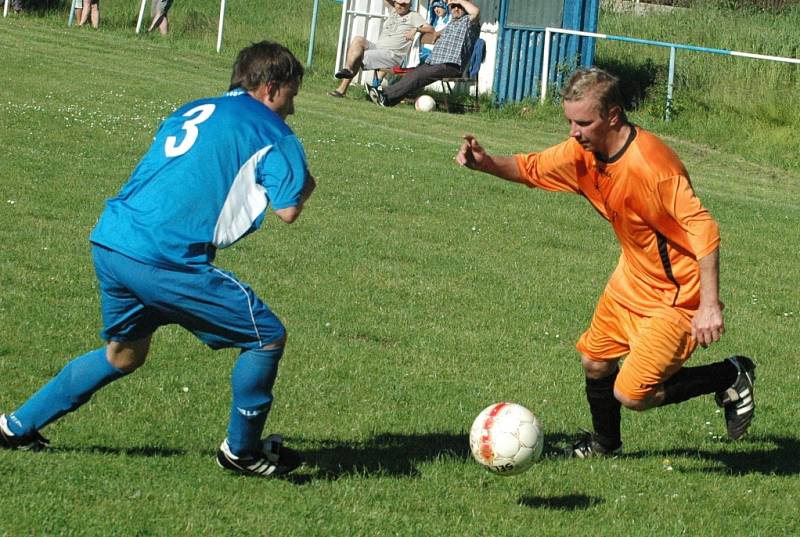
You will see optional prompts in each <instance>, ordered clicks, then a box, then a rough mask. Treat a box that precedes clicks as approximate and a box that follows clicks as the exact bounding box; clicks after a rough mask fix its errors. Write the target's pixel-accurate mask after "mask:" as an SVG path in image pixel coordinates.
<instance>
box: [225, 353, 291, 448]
mask: <svg viewBox="0 0 800 537" xmlns="http://www.w3.org/2000/svg"><path fill="white" fill-rule="evenodd" d="M281 356H283V347H280V348H277V349H269V350H263V349H262V350H252V351H245V352H242V353H241V354H240V355H239V358H238V359H237V360H236V364H235V365H234V366H233V373H232V374H231V388H232V390H233V405H232V407H231V421H230V423H229V424H228V446H229V447H230V449H231V452H232V453H233V454H234V455H244V454H247V453H251V452H254V451H256V452H261V433H262V432H263V430H264V423H266V421H267V414H268V413H269V409H270V407H271V406H272V386H273V385H274V384H275V377H276V376H277V375H278V362H279V361H280V359H281Z"/></svg>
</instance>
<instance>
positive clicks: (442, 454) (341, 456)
mask: <svg viewBox="0 0 800 537" xmlns="http://www.w3.org/2000/svg"><path fill="white" fill-rule="evenodd" d="M318 444H319V447H316V448H312V449H301V452H302V455H303V458H304V459H305V461H306V464H307V465H308V466H310V467H312V468H313V467H316V472H314V474H313V478H315V479H337V478H339V477H342V476H346V475H364V476H370V475H387V476H406V477H413V476H416V475H418V474H419V471H418V470H417V465H419V464H420V463H424V462H429V461H433V460H436V459H440V458H455V459H463V458H466V457H469V445H468V441H467V435H466V434H447V433H430V434H420V435H403V434H394V433H384V434H379V435H376V436H374V437H372V438H370V439H369V440H367V441H365V442H346V441H327V440H322V441H319V442H318Z"/></svg>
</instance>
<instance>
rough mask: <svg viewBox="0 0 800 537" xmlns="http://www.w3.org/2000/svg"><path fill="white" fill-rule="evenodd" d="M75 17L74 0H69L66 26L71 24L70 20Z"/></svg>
mask: <svg viewBox="0 0 800 537" xmlns="http://www.w3.org/2000/svg"><path fill="white" fill-rule="evenodd" d="M74 18H75V0H70V3H69V19H68V20H67V26H72V20H73V19H74Z"/></svg>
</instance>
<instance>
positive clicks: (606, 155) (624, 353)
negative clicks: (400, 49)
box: [451, 23, 755, 458]
mask: <svg viewBox="0 0 800 537" xmlns="http://www.w3.org/2000/svg"><path fill="white" fill-rule="evenodd" d="M451 24H452V23H451ZM562 98H563V108H564V116H565V117H566V119H567V122H568V123H569V128H570V138H569V139H568V140H566V141H564V142H562V143H560V144H558V145H556V146H553V147H551V148H549V149H545V150H543V151H541V152H539V153H530V154H527V155H515V156H496V155H490V154H489V153H487V152H486V151H485V150H484V148H483V147H481V145H480V144H479V143H478V141H477V140H476V139H475V137H474V136H472V135H467V136H465V137H464V138H465V140H466V142H465V143H464V144H463V145H462V146H461V149H460V150H459V152H458V154H457V155H456V162H458V163H459V164H461V165H462V166H466V167H468V168H470V169H473V170H478V171H482V172H484V173H488V174H491V175H495V176H497V177H500V178H501V179H505V180H507V181H512V182H516V183H522V184H524V185H526V186H528V187H537V188H540V189H543V190H548V191H554V192H571V193H573V194H578V195H581V196H584V197H585V198H586V199H587V200H588V201H589V203H591V205H592V206H593V207H594V208H595V209H596V210H597V212H598V213H600V215H601V216H603V217H604V218H605V219H606V220H608V221H609V222H610V223H611V226H612V228H613V229H614V233H615V234H616V236H617V239H618V240H619V243H620V246H621V249H622V253H621V255H620V259H619V263H618V264H617V268H616V270H615V271H614V273H613V274H612V275H611V278H610V280H609V282H608V284H607V285H606V288H605V290H604V291H603V294H602V295H601V297H600V300H599V302H598V304H597V307H596V309H595V312H594V316H593V318H592V321H591V324H590V325H589V328H588V330H586V332H584V333H583V335H582V336H581V337H580V339H579V340H578V343H577V345H576V347H577V349H578V352H580V354H581V364H582V366H583V370H584V373H585V381H586V398H587V401H588V403H589V410H590V412H591V416H592V424H593V426H594V431H593V432H589V433H585V434H583V435H581V437H580V438H578V439H577V441H576V442H575V443H574V444H573V445H572V446H571V447H570V448H569V449H568V454H569V455H571V456H574V457H580V458H586V457H593V456H598V455H600V456H609V455H611V456H613V455H616V454H617V453H619V452H620V450H621V448H622V437H621V434H620V408H621V406H625V407H627V408H630V409H632V410H647V409H650V408H653V407H659V406H664V405H669V404H674V403H680V402H683V401H686V400H687V399H690V398H693V397H697V396H700V395H703V394H710V393H714V394H715V399H716V402H717V405H719V406H721V407H723V408H724V409H725V421H726V425H727V429H728V435H729V436H730V437H731V438H732V439H734V440H736V439H738V438H739V437H741V436H742V435H743V434H745V432H746V431H747V429H748V427H749V426H750V422H751V420H752V419H753V414H754V412H755V399H754V394H753V383H754V381H755V374H754V369H755V364H753V362H752V360H750V359H749V358H747V357H744V356H733V357H730V358H728V359H726V360H723V361H719V362H715V363H712V364H708V365H701V366H696V367H684V364H685V362H686V361H687V360H688V359H689V357H690V356H691V355H692V353H693V351H694V350H695V348H696V347H697V345H698V344H699V345H701V346H703V347H706V346H708V345H711V344H712V343H714V342H716V341H718V340H719V339H720V337H721V336H722V333H723V332H724V331H725V324H724V321H723V318H722V308H723V305H722V302H720V299H719V243H720V237H719V230H718V226H717V223H716V221H715V220H714V218H713V217H712V216H711V214H709V212H708V211H707V210H706V208H705V207H703V205H702V204H701V203H700V200H699V199H698V198H697V195H696V194H695V191H694V189H693V188H692V183H691V181H690V180H689V174H688V173H687V171H686V169H685V167H684V166H683V164H682V163H681V161H680V160H679V158H678V156H677V155H676V154H675V153H674V152H673V151H672V150H671V149H670V148H669V147H667V146H666V145H665V144H664V142H662V141H661V140H660V139H658V138H657V137H656V136H655V135H653V134H651V133H649V132H647V131H645V130H644V129H642V128H640V127H638V126H636V125H634V124H632V123H630V122H629V121H628V118H627V116H626V114H625V110H624V107H623V99H622V93H621V91H620V87H619V81H618V79H617V78H616V77H614V76H612V75H610V74H609V73H607V72H605V71H603V70H601V69H597V68H592V69H585V70H578V71H576V73H575V74H574V75H573V76H572V77H571V78H570V80H569V82H568V83H567V85H566V87H565V88H564V92H563V95H562ZM623 357H625V361H624V362H623V364H622V366H620V365H619V362H620V360H621V359H622V358H623Z"/></svg>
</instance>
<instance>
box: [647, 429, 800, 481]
mask: <svg viewBox="0 0 800 537" xmlns="http://www.w3.org/2000/svg"><path fill="white" fill-rule="evenodd" d="M738 444H742V445H748V444H751V445H752V446H753V449H750V450H746V451H744V450H742V449H741V448H737V449H736V450H735V451H734V450H733V449H732V448H731V450H730V451H728V450H727V449H726V447H725V446H726V444H722V445H721V446H720V449H719V451H711V450H703V449H700V450H698V449H675V450H668V451H664V452H663V455H664V456H667V457H670V456H674V457H690V458H691V457H694V458H699V459H701V460H703V461H708V462H713V463H716V465H715V466H709V467H708V468H703V469H700V470H695V471H698V472H717V473H725V474H736V475H742V474H766V475H779V476H788V475H797V474H800V459H798V457H797V454H798V453H800V440H798V439H797V438H789V437H785V436H772V435H764V436H753V437H748V438H745V439H743V440H739V441H738V442H737V445H738ZM763 444H772V445H773V447H770V448H764V447H763ZM728 445H731V444H728ZM731 446H732V445H731Z"/></svg>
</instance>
